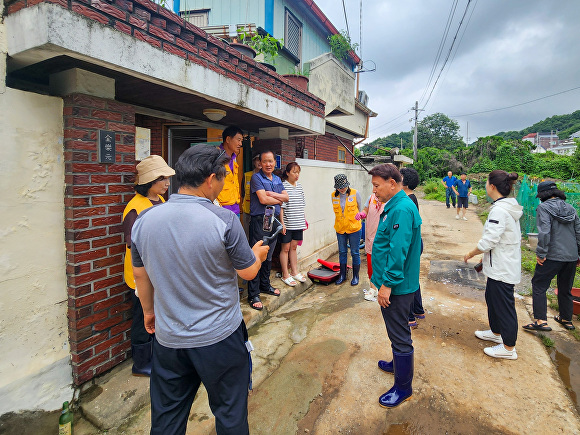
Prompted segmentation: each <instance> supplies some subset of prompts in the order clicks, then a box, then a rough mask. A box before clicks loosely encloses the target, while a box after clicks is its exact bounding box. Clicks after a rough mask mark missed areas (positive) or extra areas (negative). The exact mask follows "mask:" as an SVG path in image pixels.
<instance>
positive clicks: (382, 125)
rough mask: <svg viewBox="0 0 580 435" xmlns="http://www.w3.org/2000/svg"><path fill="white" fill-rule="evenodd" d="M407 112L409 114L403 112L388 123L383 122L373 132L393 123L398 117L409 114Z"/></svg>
mask: <svg viewBox="0 0 580 435" xmlns="http://www.w3.org/2000/svg"><path fill="white" fill-rule="evenodd" d="M409 112H410V110H407V111H406V112H403V113H401V114H400V115H397V116H396V117H395V118H393V119H391V120H390V121H387V122H385V123H384V124H381V125H379V126H377V127H375V128H374V129H375V130H378V129H379V128H381V127H384V126H385V125H387V124H390V123H391V122H394V121H396V120H397V119H399V118H400V117H402V116H405V115H406V114H407V113H409Z"/></svg>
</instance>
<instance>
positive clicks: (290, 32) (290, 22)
mask: <svg viewBox="0 0 580 435" xmlns="http://www.w3.org/2000/svg"><path fill="white" fill-rule="evenodd" d="M284 47H286V49H287V50H288V51H289V52H290V53H292V54H293V55H294V56H296V57H297V58H298V59H300V58H301V52H302V23H301V22H300V21H298V19H297V18H296V17H295V16H294V15H292V13H291V12H290V11H289V10H288V9H286V16H285V19H284Z"/></svg>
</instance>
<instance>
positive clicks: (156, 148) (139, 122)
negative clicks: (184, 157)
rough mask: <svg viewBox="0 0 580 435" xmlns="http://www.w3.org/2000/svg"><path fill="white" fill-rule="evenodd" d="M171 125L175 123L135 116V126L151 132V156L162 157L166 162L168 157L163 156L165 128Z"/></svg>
mask: <svg viewBox="0 0 580 435" xmlns="http://www.w3.org/2000/svg"><path fill="white" fill-rule="evenodd" d="M169 123H175V122H172V121H169V120H166V119H161V118H154V117H152V116H147V115H140V114H135V126H137V127H143V128H148V129H150V130H151V154H155V155H158V156H161V157H163V158H164V159H165V161H167V156H166V155H164V154H163V126H164V125H165V124H169Z"/></svg>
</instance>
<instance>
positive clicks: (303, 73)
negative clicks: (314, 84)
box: [284, 66, 310, 91]
mask: <svg viewBox="0 0 580 435" xmlns="http://www.w3.org/2000/svg"><path fill="white" fill-rule="evenodd" d="M309 73H310V71H309V70H308V69H307V68H306V67H304V68H303V69H302V70H300V68H299V67H298V66H295V67H294V70H292V71H290V73H289V74H284V78H286V79H287V80H288V81H289V82H291V83H293V84H294V85H296V87H297V88H298V89H301V90H303V91H307V90H308V76H309Z"/></svg>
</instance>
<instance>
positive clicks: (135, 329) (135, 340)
mask: <svg viewBox="0 0 580 435" xmlns="http://www.w3.org/2000/svg"><path fill="white" fill-rule="evenodd" d="M130 291H131V301H132V302H133V319H132V321H131V344H133V345H135V344H145V343H149V340H151V337H152V335H150V334H149V333H148V332H147V330H146V329H145V321H144V317H143V307H142V306H141V301H140V300H139V298H138V297H137V296H135V290H130Z"/></svg>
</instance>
